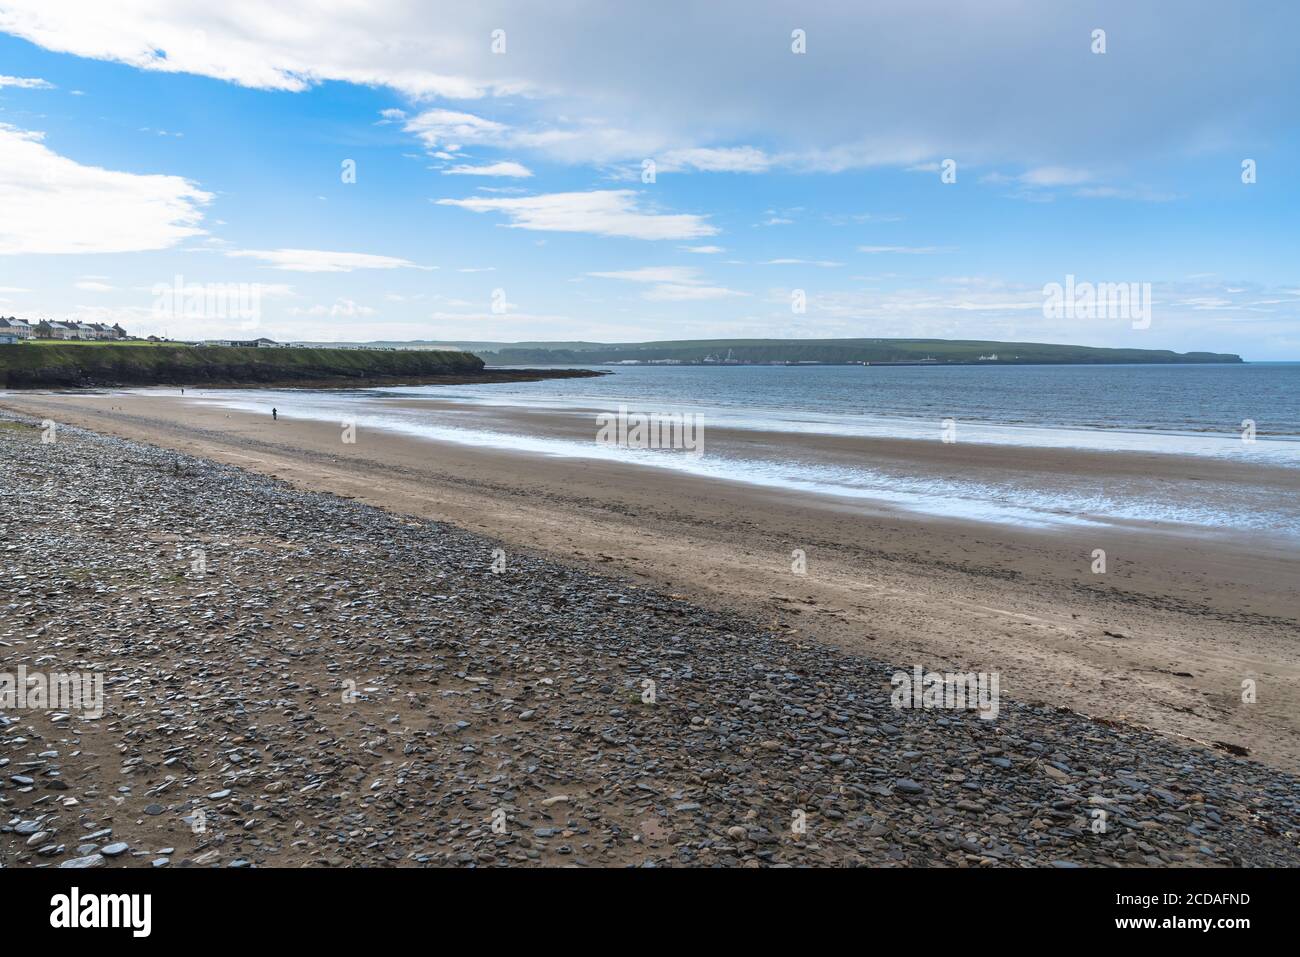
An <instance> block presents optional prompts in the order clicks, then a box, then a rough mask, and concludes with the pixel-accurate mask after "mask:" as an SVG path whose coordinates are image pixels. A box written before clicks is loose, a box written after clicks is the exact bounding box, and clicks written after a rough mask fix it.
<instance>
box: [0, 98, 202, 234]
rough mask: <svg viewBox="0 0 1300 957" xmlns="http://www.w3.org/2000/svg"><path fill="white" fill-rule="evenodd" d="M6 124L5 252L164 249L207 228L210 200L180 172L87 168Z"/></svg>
mask: <svg viewBox="0 0 1300 957" xmlns="http://www.w3.org/2000/svg"><path fill="white" fill-rule="evenodd" d="M42 139H43V134H41V133H34V132H28V131H25V130H20V129H17V128H15V127H13V126H9V125H8V124H5V123H0V156H3V157H4V161H3V162H2V163H0V211H2V212H0V255H5V254H8V255H15V254H20V253H124V252H141V251H144V250H151V249H166V248H168V247H171V246H174V245H176V244H177V243H179V242H180V241H181V240H183V239H186V238H188V237H190V236H198V235H201V234H202V233H203V230H202V229H201V228H199V224H200V223H201V222H202V219H203V214H202V212H201V207H203V206H204V205H206V204H207V203H208V202H210V201H211V199H212V196H211V194H210V193H205V192H203V191H202V190H200V189H199V188H198V186H196V185H195V184H194V183H192V182H190V181H189V180H186V179H182V178H181V177H179V176H164V175H155V174H150V175H141V174H137V173H123V172H117V171H115V170H108V169H103V168H101V167H98V166H83V165H82V164H80V163H78V162H77V161H75V160H72V159H69V158H67V157H65V156H60V155H59V154H58V153H55V152H54V151H53V150H51V149H49V148H48V147H47V146H46V145H45V144H44V143H43V142H42Z"/></svg>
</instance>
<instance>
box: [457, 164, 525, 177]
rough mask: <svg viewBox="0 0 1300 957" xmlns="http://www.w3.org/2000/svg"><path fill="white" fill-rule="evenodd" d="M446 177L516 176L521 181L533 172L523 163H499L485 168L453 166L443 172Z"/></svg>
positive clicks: (487, 165)
mask: <svg viewBox="0 0 1300 957" xmlns="http://www.w3.org/2000/svg"><path fill="white" fill-rule="evenodd" d="M442 173H443V175H444V176H514V177H517V178H519V179H524V178H526V177H529V176H532V175H533V171H532V170H530V169H529V168H528V167H527V166H524V165H523V164H522V163H511V162H505V161H502V162H499V163H488V164H486V165H484V166H453V167H452V168H451V169H445V170H443V171H442Z"/></svg>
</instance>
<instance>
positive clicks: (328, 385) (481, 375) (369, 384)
mask: <svg viewBox="0 0 1300 957" xmlns="http://www.w3.org/2000/svg"><path fill="white" fill-rule="evenodd" d="M602 375H608V373H606V372H595V371H592V370H589V369H572V368H564V369H559V368H557V369H492V368H485V369H484V370H483V371H482V372H465V373H459V372H458V373H450V374H446V375H428V376H372V377H362V378H343V377H337V378H324V379H283V380H268V381H256V382H248V381H231V382H222V381H220V380H214V381H207V380H205V381H203V382H201V383H197V384H194V383H189V382H144V383H123V382H103V383H91V384H88V385H82V386H51V385H47V384H39V385H32V386H23V385H17V386H9V387H8V389H9V391H12V392H21V393H41V392H53V393H56V394H57V393H69V394H78V393H82V392H113V391H117V390H120V389H159V390H162V389H168V390H170V389H196V388H197V389H241V390H255V389H278V390H300V391H312V390H338V391H346V390H348V389H371V388H383V387H385V386H416V385H478V384H482V385H490V384H495V383H502V382H540V381H542V380H544V379H586V378H594V377H597V376H602Z"/></svg>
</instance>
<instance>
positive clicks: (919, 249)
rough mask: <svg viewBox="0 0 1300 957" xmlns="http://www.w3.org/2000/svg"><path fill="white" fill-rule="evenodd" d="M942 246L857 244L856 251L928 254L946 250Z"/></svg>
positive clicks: (913, 254) (912, 254) (911, 254)
mask: <svg viewBox="0 0 1300 957" xmlns="http://www.w3.org/2000/svg"><path fill="white" fill-rule="evenodd" d="M947 251H948V250H947V249H945V248H944V247H943V246H859V247H858V252H860V253H871V254H873V255H879V254H881V253H898V254H900V255H904V256H929V255H931V254H933V253H942V252H947Z"/></svg>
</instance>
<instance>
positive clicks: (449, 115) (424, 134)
mask: <svg viewBox="0 0 1300 957" xmlns="http://www.w3.org/2000/svg"><path fill="white" fill-rule="evenodd" d="M403 129H405V130H406V132H408V133H414V134H415V135H416V136H418V137H419V138H420V139H421V140H422V141H423V142H424V145H425V146H426V147H428V148H429V149H434V148H435V147H438V146H453V147H455V148H456V149H459V148H460V147H461V145H462V144H464V143H475V144H478V143H502V142H504V141H505V139H506V135H507V134H508V133H509V132H510V127H508V126H506V125H505V124H504V123H497V122H495V121H494V120H487V119H484V118H483V117H481V116H475V115H474V114H472V113H460V112H457V111H456V110H441V109H439V110H428V111H426V112H424V113H421V114H420V115H419V116H415V117H412V118H411V119H410V120H408V121H407V123H406V126H405V127H403Z"/></svg>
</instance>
